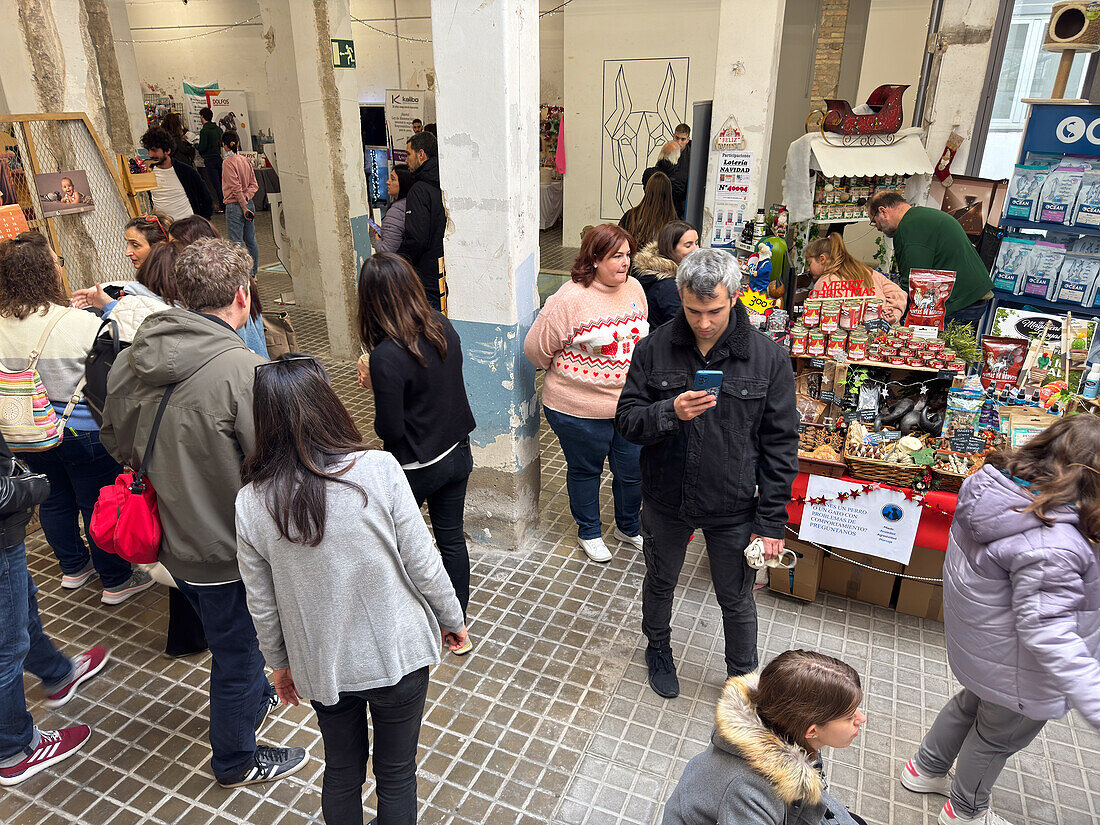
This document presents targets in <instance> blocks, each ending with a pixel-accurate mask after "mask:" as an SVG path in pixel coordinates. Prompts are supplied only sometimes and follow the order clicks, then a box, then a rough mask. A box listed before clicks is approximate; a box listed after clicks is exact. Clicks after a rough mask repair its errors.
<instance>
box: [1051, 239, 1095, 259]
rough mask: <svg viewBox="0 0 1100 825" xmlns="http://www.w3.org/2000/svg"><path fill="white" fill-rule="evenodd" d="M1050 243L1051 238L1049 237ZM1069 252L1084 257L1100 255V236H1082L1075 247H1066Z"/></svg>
mask: <svg viewBox="0 0 1100 825" xmlns="http://www.w3.org/2000/svg"><path fill="white" fill-rule="evenodd" d="M1047 240H1048V241H1049V240H1050V238H1049V237H1048V238H1047ZM1066 251H1067V252H1079V253H1081V254H1082V255H1100V236H1098V235H1082V236H1081V237H1080V238H1078V239H1077V240H1076V241H1074V243H1073V246H1070V247H1066Z"/></svg>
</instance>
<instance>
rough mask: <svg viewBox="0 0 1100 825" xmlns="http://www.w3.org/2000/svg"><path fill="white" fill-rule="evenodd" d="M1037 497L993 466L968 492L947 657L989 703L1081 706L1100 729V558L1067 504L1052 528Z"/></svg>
mask: <svg viewBox="0 0 1100 825" xmlns="http://www.w3.org/2000/svg"><path fill="white" fill-rule="evenodd" d="M1031 500H1032V497H1031V495H1030V494H1029V493H1028V492H1027V491H1025V490H1024V489H1023V488H1022V487H1020V486H1019V485H1018V484H1016V483H1015V482H1013V481H1012V480H1011V479H1009V478H1006V477H1005V476H1004V475H1003V474H1002V473H1001V472H1000V471H999V470H997V469H994V468H993V467H990V466H988V465H987V466H985V467H983V468H982V469H981V470H979V471H978V472H977V473H975V474H974V475H973V476H971V477H970V478H968V479H967V480H966V481H965V482H964V483H963V487H962V490H961V491H960V493H959V503H958V508H957V509H956V510H955V519H954V522H953V523H952V525H951V539H950V541H949V542H948V545H947V558H946V561H945V563H944V567H943V614H944V616H943V618H944V626H945V629H946V631H947V657H948V660H949V662H950V664H951V670H952V671H953V672H954V674H955V677H956V678H957V679H958V680H959V681H960V682H961V683H962V684H963V686H964V687H966V688H969V689H970V690H971V691H973V692H974V693H976V694H977V695H978V696H979V697H981V698H982V699H985V700H987V701H990V702H994V703H996V704H998V705H1000V706H1002V707H1006V708H1009V709H1011V710H1014V711H1016V712H1017V713H1021V714H1023V715H1024V716H1027V717H1028V718H1029V719H1061V718H1062V717H1063V716H1065V715H1066V713H1067V712H1068V711H1069V709H1070V708H1071V707H1074V708H1077V710H1078V711H1080V712H1081V715H1082V716H1084V717H1085V719H1086V720H1087V721H1088V722H1089V724H1091V725H1092V726H1093V727H1094V728H1100V660H1098V659H1100V555H1098V551H1097V548H1096V546H1095V545H1092V544H1090V543H1089V542H1088V541H1087V540H1086V539H1085V537H1084V536H1083V535H1082V534H1081V532H1080V531H1079V530H1078V529H1077V511H1076V510H1074V509H1073V508H1070V507H1063V508H1061V509H1059V510H1056V511H1054V512H1052V513H1051V514H1050V518H1051V521H1052V522H1053V523H1052V524H1051V526H1050V527H1047V526H1045V525H1044V524H1043V523H1042V522H1041V521H1040V520H1039V519H1038V517H1036V516H1035V515H1033V514H1031V513H1020V512H1017V510H1018V509H1020V508H1023V507H1025V506H1026V505H1027V504H1028V503H1030V501H1031Z"/></svg>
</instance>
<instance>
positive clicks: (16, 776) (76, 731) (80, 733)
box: [0, 725, 92, 785]
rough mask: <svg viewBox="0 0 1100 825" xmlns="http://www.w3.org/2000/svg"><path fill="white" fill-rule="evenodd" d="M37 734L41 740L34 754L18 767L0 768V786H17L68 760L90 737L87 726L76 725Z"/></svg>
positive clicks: (89, 729)
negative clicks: (40, 772) (63, 760)
mask: <svg viewBox="0 0 1100 825" xmlns="http://www.w3.org/2000/svg"><path fill="white" fill-rule="evenodd" d="M39 734H40V735H41V738H40V739H39V742H38V747H37V748H35V749H34V753H32V754H31V755H30V756H28V757H27V758H26V759H24V760H23V761H22V762H20V763H19V764H18V765H12V766H11V767H10V768H0V785H18V784H19V783H20V782H22V781H23V780H24V779H30V778H31V777H32V776H34V775H35V774H36V773H38V772H39V771H41V770H45V769H46V768H48V767H50V765H56V764H57V763H58V762H60V761H61V760H62V759H68V758H69V757H70V756H72V755H73V754H74V753H76V752H77V751H78V750H80V749H81V748H82V747H84V743H85V742H87V741H88V737H89V736H91V735H92V729H91V728H90V727H88V726H87V725H76V726H74V727H71V728H62V729H61V730H41V731H39Z"/></svg>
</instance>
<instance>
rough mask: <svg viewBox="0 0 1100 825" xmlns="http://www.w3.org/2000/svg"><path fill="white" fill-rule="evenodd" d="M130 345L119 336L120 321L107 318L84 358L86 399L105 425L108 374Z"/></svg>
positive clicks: (96, 416) (92, 410)
mask: <svg viewBox="0 0 1100 825" xmlns="http://www.w3.org/2000/svg"><path fill="white" fill-rule="evenodd" d="M128 346H130V342H129V341H123V340H121V339H120V338H119V334H118V322H117V321H112V320H111V319H110V318H108V319H106V320H105V321H104V322H103V323H102V324H100V325H99V332H97V333H96V336H95V340H94V341H93V342H92V348H91V350H90V351H89V352H88V357H87V358H85V359H84V378H85V381H84V400H85V401H87V402H88V408H89V409H90V410H91V412H92V418H94V419H95V422H96V423H97V424H99V425H100V426H102V425H103V405H104V404H106V403H107V376H108V375H109V374H110V372H111V366H112V365H113V364H114V363H115V359H116V358H118V354H119V353H120V352H122V351H123V350H124V349H126V348H127V347H128Z"/></svg>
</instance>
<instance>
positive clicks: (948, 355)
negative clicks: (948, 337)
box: [940, 347, 957, 361]
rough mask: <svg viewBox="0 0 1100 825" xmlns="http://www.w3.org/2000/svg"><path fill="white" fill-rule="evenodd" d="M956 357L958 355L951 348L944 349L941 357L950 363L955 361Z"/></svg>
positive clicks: (941, 351)
mask: <svg viewBox="0 0 1100 825" xmlns="http://www.w3.org/2000/svg"><path fill="white" fill-rule="evenodd" d="M956 355H957V353H956V352H955V350H953V349H951V348H950V347H944V348H943V349H942V350H940V357H941V358H945V359H947V360H948V361H951V360H954V358H955V356H956Z"/></svg>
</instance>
